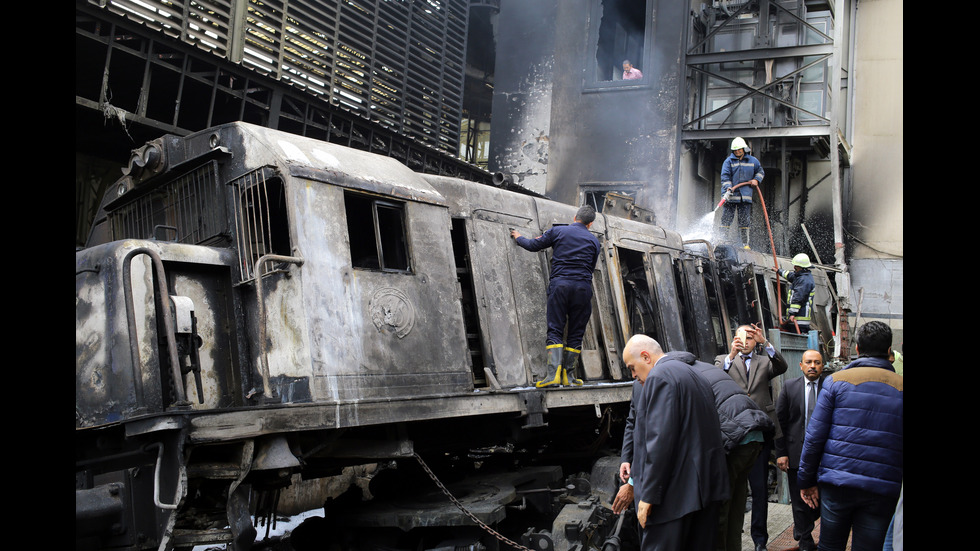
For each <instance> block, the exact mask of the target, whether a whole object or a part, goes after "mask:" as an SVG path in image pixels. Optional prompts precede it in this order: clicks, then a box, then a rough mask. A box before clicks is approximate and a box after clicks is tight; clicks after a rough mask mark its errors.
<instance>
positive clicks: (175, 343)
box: [75, 123, 833, 549]
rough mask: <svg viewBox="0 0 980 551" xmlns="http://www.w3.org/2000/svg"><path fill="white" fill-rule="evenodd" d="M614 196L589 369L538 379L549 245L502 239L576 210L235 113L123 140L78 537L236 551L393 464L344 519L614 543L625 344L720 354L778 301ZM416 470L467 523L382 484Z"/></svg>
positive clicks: (82, 325)
mask: <svg viewBox="0 0 980 551" xmlns="http://www.w3.org/2000/svg"><path fill="white" fill-rule="evenodd" d="M616 201H617V200H616V199H614V198H610V199H609V203H608V204H607V208H605V209H603V213H600V215H599V216H598V217H597V219H596V221H595V223H594V224H593V225H592V228H591V229H592V231H593V233H595V235H596V236H597V237H598V238H599V240H600V243H601V244H602V247H603V254H602V255H601V258H600V260H599V264H598V266H597V270H596V274H595V278H594V291H595V293H594V297H595V298H594V301H595V307H594V309H593V314H592V318H591V320H590V322H589V327H588V330H587V334H586V339H585V342H584V344H583V351H582V355H581V362H582V369H581V371H580V372H581V373H582V374H583V375H584V377H583V378H584V379H585V380H586V384H585V385H584V386H581V387H561V388H553V389H536V388H534V381H536V380H541V379H543V378H544V377H545V375H546V373H545V364H546V362H545V350H544V336H545V295H546V292H545V291H546V287H547V279H548V260H549V259H548V256H547V254H545V253H541V254H529V253H527V252H525V251H523V250H520V249H519V248H518V247H516V246H515V245H514V244H513V243H512V242H511V240H510V237H509V232H508V230H509V228H517V229H519V230H521V231H522V233H526V234H538V233H540V232H541V231H543V230H544V229H547V228H548V227H550V226H551V225H554V224H564V223H569V222H570V221H571V220H572V218H573V216H574V213H575V210H576V209H575V207H573V206H569V205H564V204H559V203H555V202H553V201H549V200H546V199H544V198H542V197H537V196H534V195H532V194H528V193H520V192H517V191H512V190H509V189H506V188H504V187H494V186H490V185H483V184H476V183H472V182H468V181H464V180H459V179H455V178H449V177H439V176H429V175H424V174H420V173H416V172H414V171H412V170H410V169H409V168H408V167H407V166H405V165H403V164H401V163H399V162H397V161H395V160H393V159H391V158H387V157H382V156H378V155H374V154H371V153H367V152H364V151H359V150H355V149H350V148H346V147H342V146H339V145H335V144H330V143H325V142H320V141H316V140H313V139H308V138H303V137H298V136H295V135H291V134H286V133H282V132H277V131H274V130H269V129H266V128H262V127H257V126H252V125H248V124H244V123H233V124H228V125H224V126H220V127H216V128H212V129H209V130H206V131H202V132H199V133H196V134H193V135H190V136H187V137H175V136H164V137H162V138H160V139H158V140H155V141H153V142H150V143H148V144H146V145H145V146H144V147H142V148H140V149H138V150H136V151H134V152H133V157H132V159H131V162H130V163H129V166H128V167H127V169H125V170H124V174H123V177H122V178H120V179H119V180H118V181H117V182H116V183H115V184H114V185H113V186H111V187H110V189H109V190H108V192H107V194H106V196H105V198H104V200H103V202H102V206H101V210H100V214H99V217H98V219H97V220H96V221H95V224H94V225H93V230H92V234H91V237H90V240H89V243H88V245H87V246H86V247H85V248H84V249H82V250H79V251H77V252H76V259H75V264H76V265H75V287H76V302H75V312H76V332H75V334H76V365H75V371H76V394H75V428H76V430H75V461H76V539H77V542H78V548H79V549H83V548H95V549H149V548H159V549H171V548H181V547H185V548H189V547H190V546H193V545H195V544H206V543H227V544H229V545H230V548H234V549H247V548H248V547H249V546H250V545H251V542H252V541H254V538H255V534H256V531H255V527H254V526H253V523H252V514H258V511H257V508H263V507H265V508H266V509H268V508H269V506H268V503H269V502H268V500H267V499H265V498H263V497H262V496H268V495H275V493H276V492H278V491H279V490H281V489H282V488H284V487H286V486H288V485H289V484H290V480H291V478H292V476H293V475H295V474H297V473H299V474H301V475H302V476H303V477H304V478H318V477H330V476H334V475H336V474H338V473H339V472H341V469H343V468H345V467H349V466H352V465H364V464H369V463H374V464H383V465H389V466H398V467H399V468H398V469H397V471H398V475H397V476H396V475H395V474H392V473H393V472H395V471H396V469H392V468H389V469H387V474H386V475H385V476H377V477H376V478H377V479H378V480H379V482H378V484H379V486H378V488H376V489H375V490H373V493H374V495H375V497H376V498H377V499H376V501H375V503H373V504H372V509H371V511H372V512H371V513H364V514H358V513H357V511H358V510H359V509H358V508H357V507H356V506H354V505H352V506H350V507H345V508H343V509H342V510H339V511H337V512H336V514H337V515H338V516H339V517H342V518H344V519H345V520H344V523H343V526H344V527H345V528H346V529H351V528H353V527H356V526H359V525H366V526H376V527H392V528H394V529H397V530H400V531H401V532H408V531H411V530H412V529H414V528H418V527H433V526H436V525H444V526H463V527H472V526H480V525H484V526H487V527H489V526H495V527H498V528H501V531H504V528H503V527H506V529H507V530H510V532H511V533H514V534H520V535H523V536H522V538H521V540H522V541H523V542H524V545H526V546H528V547H531V548H535V549H548V548H561V549H564V548H567V547H568V546H569V545H572V544H577V545H583V546H599V545H601V544H602V542H603V541H611V540H612V539H615V538H616V537H617V536H616V533H617V530H618V525H616V524H615V519H614V518H612V517H611V515H609V512H608V509H607V507H608V503H609V499H610V497H611V492H614V491H615V487H614V486H613V477H614V473H615V470H616V467H617V466H618V459H617V457H618V446H619V442H618V440H617V437H619V438H621V435H622V429H621V423H622V420H623V418H624V417H625V413H626V410H627V409H628V403H629V399H630V393H631V384H632V383H631V381H630V378H629V373H628V371H627V370H625V368H624V366H623V365H622V364H621V360H620V358H621V350H622V346H623V344H624V343H625V341H626V339H628V337H629V336H630V335H632V334H634V333H639V332H642V333H647V334H650V335H651V336H653V337H655V338H656V339H658V340H659V341H660V342H661V343H662V344H663V346H664V348H665V350H680V349H684V350H689V351H692V352H694V353H695V354H696V355H698V356H700V357H701V358H702V359H705V360H707V361H711V359H712V358H713V357H714V356H715V355H716V354H719V353H723V352H725V351H726V350H727V349H728V345H729V338H730V334H731V333H732V330H733V328H734V327H735V325H737V324H738V323H747V322H754V323H761V324H763V325H764V326H765V327H766V328H767V329H770V330H775V328H776V326H777V320H778V318H779V316H778V311H779V303H780V291H779V284H778V282H777V281H776V278H775V272H774V270H773V267H772V266H771V258H770V259H769V261H770V262H769V264H770V265H769V266H766V264H767V259H766V257H765V256H763V255H761V254H758V253H752V252H750V251H741V250H739V251H735V250H733V249H730V248H725V247H717V248H716V247H713V246H712V245H711V244H710V243H706V242H691V243H685V242H684V241H683V240H682V238H681V236H680V235H679V234H677V233H675V232H672V231H669V230H666V229H664V228H661V227H658V226H655V225H653V224H651V223H648V222H646V221H643V220H642V213H641V211H640V210H639V209H637V208H635V207H633V206H632V205H630V204H629V203H625V204H620V203H617V202H616ZM610 213H613V214H612V215H611V214H610ZM617 213H622V214H623V216H618V215H614V214H617ZM638 213H639V214H638ZM779 262H780V264H784V265H783V266H782V267H784V268H785V267H788V266H789V263H788V260H785V259H780V261H779ZM814 273H815V277H816V279H817V286H818V292H817V297H816V303H817V316H816V320H815V323H814V327H815V328H816V327H824V328H826V327H829V324H830V322H831V318H832V315H833V312H831V311H830V306H829V304H830V300H829V299H830V296H829V292H830V282H829V280H828V278H827V275H826V273H825V272H823V271H822V270H814ZM776 332H777V333H778V331H776ZM812 335H813V333H811V339H812ZM818 338H819V337H818ZM811 346H812V343H811ZM423 458H424V460H423ZM475 465H478V466H479V468H477V467H476V466H475ZM494 467H500V468H499V469H497V470H495V469H494ZM413 473H414V474H416V475H417V474H419V473H423V474H425V475H427V478H428V479H432V480H428V479H426V477H423V479H424V481H423V483H430V486H429V487H428V488H427V489H433V488H435V487H436V486H434V485H432V484H431V482H433V481H435V480H438V479H443V480H445V481H446V482H447V484H446V487H447V488H449V489H450V493H453V492H452V491H451V489H452V488H453V484H454V483H456V484H459V485H463V486H464V487H466V488H467V489H459V490H458V495H463V496H469V497H470V500H469V501H467V499H466V498H465V497H460V498H459V505H457V506H456V508H457V509H460V510H466V513H467V514H466V516H465V518H464V519H463V520H460V517H458V516H457V517H453V516H452V515H448V517H452V518H447V519H446V520H445V521H444V522H441V523H440V521H438V520H437V519H436V518H435V517H436V516H438V515H434V514H432V515H429V516H428V517H426V514H425V513H424V511H425V510H426V509H425V507H423V506H422V505H419V506H418V507H416V508H415V509H413V511H415V512H414V513H412V514H410V515H401V514H397V513H395V512H392V511H394V509H389V508H387V507H394V505H391V504H390V503H389V502H385V501H383V499H382V496H386V495H388V494H389V493H394V492H391V491H389V490H386V489H385V488H384V487H382V486H381V482H380V480H382V479H385V478H386V477H387V478H389V479H391V480H397V482H395V483H391V484H389V486H388V488H389V489H390V488H398V487H408V482H406V481H407V480H408V479H411V478H412V476H411V475H412V474H413ZM481 480H482V481H486V480H494V481H496V484H497V485H496V490H495V491H494V492H492V495H491V494H490V493H486V492H485V491H484V493H481V491H480V490H478V489H477V487H478V486H479V484H478V481H481ZM479 487H480V488H484V489H485V488H486V486H479ZM610 487H611V488H612V489H611V490H610ZM457 488H460V486H457ZM505 488H506V490H505ZM417 495H418V491H415V496H416V497H417ZM445 503H448V501H446V502H445ZM572 503H574V504H575V507H573V508H571V509H569V508H568V507H570V504H572ZM263 504H265V505H263ZM466 504H469V506H470V507H469V508H467V507H466ZM381 511H383V512H384V513H381ZM531 511H533V514H532V513H531ZM552 523H553V525H552ZM569 527H573V528H572V529H570V528H569ZM472 537H473V539H474V541H475V542H477V541H479V542H482V543H479V544H476V543H474V546H475V547H477V548H479V547H480V546H482V547H494V546H495V545H498V543H497V542H496V541H495V540H493V538H490V541H488V540H487V539H486V537H485V535H476V536H472ZM596 542H598V543H596ZM352 546H353V545H352ZM412 546H414V547H417V546H418V544H417V543H416V544H412Z"/></svg>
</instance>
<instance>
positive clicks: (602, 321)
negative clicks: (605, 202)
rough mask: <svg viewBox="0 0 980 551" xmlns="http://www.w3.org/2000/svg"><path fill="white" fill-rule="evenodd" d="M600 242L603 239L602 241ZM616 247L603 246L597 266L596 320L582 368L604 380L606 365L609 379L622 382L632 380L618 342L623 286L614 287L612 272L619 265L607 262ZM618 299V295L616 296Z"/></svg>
mask: <svg viewBox="0 0 980 551" xmlns="http://www.w3.org/2000/svg"><path fill="white" fill-rule="evenodd" d="M600 243H602V239H601V238H600ZM610 249H612V250H614V249H615V247H612V246H611V245H610V246H607V245H606V244H605V243H603V246H602V249H601V251H602V252H601V253H600V254H599V257H600V258H599V262H597V263H596V272H597V273H596V275H595V277H593V278H592V319H591V320H590V321H589V326H588V327H587V328H586V335H585V341H583V343H582V365H583V366H584V367H585V374H586V377H587V378H589V379H596V378H602V376H603V374H602V365H603V364H605V365H606V366H607V367H608V374H609V377H610V378H611V379H613V380H616V381H619V380H622V379H624V378H627V379H628V378H629V376H630V375H629V373H626V372H624V370H623V369H622V367H621V365H620V358H621V357H622V345H623V344H624V343H620V342H618V341H617V338H616V336H617V335H618V334H620V333H619V326H618V320H617V318H616V315H615V314H614V313H613V312H614V310H615V309H614V307H613V305H614V304H616V301H614V300H613V296H614V293H615V292H620V293H621V291H622V289H621V287H622V285H621V284H620V285H619V286H618V287H613V286H612V285H611V284H610V283H611V282H612V281H613V279H612V278H611V277H610V275H609V274H610V270H612V269H616V266H615V265H616V263H615V262H607V258H608V256H607V254H606V251H607V250H610ZM616 296H618V295H616Z"/></svg>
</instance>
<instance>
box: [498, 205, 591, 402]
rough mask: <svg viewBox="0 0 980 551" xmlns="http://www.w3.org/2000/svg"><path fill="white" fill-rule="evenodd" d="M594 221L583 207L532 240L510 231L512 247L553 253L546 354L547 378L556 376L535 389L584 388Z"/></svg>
mask: <svg viewBox="0 0 980 551" xmlns="http://www.w3.org/2000/svg"><path fill="white" fill-rule="evenodd" d="M594 220H595V209H593V208H592V207H591V206H588V205H587V206H584V207H582V208H580V209H579V210H578V212H576V213H575V219H574V221H573V222H572V223H571V224H569V225H566V226H553V227H552V228H551V229H549V230H548V231H546V232H544V234H542V235H540V236H538V237H536V238H534V239H528V238H527V237H523V236H522V235H521V234H520V233H518V232H517V230H514V229H511V230H510V236H511V237H512V238H513V239H514V242H515V243H517V244H518V245H520V246H521V247H522V248H524V249H526V250H528V251H531V252H537V251H541V250H544V249H547V248H548V247H551V249H552V255H551V277H550V283H549V284H548V338H547V345H546V346H547V348H546V350H547V357H548V377H551V374H552V373H554V377H552V378H551V379H545V380H543V381H538V382H536V383H535V386H537V387H539V388H540V387H546V386H552V385H568V384H572V385H581V384H582V379H580V378H578V377H577V376H576V365H577V364H578V359H579V355H580V354H581V353H582V350H581V348H582V338H583V336H584V335H585V326H586V325H587V324H588V323H589V318H590V317H591V316H592V272H593V271H595V265H596V261H597V260H598V259H599V240H598V239H596V238H595V236H594V235H592V232H590V231H589V227H590V226H591V225H592V222H593V221H594ZM566 322H567V325H568V336H567V340H566V339H565V325H566ZM563 348H564V357H563ZM569 371H571V373H572V374H571V378H569V374H568V373H569Z"/></svg>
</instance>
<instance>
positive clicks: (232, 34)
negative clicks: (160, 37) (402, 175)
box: [89, 0, 469, 155]
mask: <svg viewBox="0 0 980 551" xmlns="http://www.w3.org/2000/svg"><path fill="white" fill-rule="evenodd" d="M89 2H90V4H92V5H96V6H99V7H101V8H106V9H109V10H111V11H113V12H115V13H118V14H120V15H124V16H126V17H128V18H129V19H131V20H133V21H138V22H140V23H141V24H144V25H146V26H148V27H150V28H154V29H157V30H159V31H161V32H164V33H166V34H168V35H169V36H172V37H174V38H179V39H180V40H182V41H184V42H187V43H190V44H194V45H197V46H198V47H200V48H202V49H205V50H208V51H210V52H213V53H215V54H217V55H219V56H221V57H225V58H228V59H230V60H231V61H238V62H240V63H241V64H242V65H243V66H244V67H247V68H249V69H252V70H255V71H257V72H259V73H262V74H264V75H267V76H268V77H270V78H273V79H276V80H280V81H283V82H287V83H290V84H292V85H294V86H296V87H297V88H299V89H302V90H306V91H307V92H309V93H311V94H313V95H314V96H317V97H320V98H322V99H323V100H324V101H328V102H330V103H331V104H332V105H335V106H339V107H341V108H344V109H346V110H348V111H350V112H351V113H353V114H356V115H359V116H361V117H364V118H365V119H369V120H371V121H373V122H375V123H378V124H381V125H383V126H385V127H388V128H392V129H394V130H396V131H397V132H400V133H402V134H404V135H406V136H408V137H410V138H413V139H415V140H418V141H419V142H421V143H423V144H425V145H427V146H429V147H433V148H436V149H439V150H441V151H444V152H446V153H448V154H451V155H456V154H457V153H458V149H459V120H460V116H461V115H460V114H461V112H462V103H463V77H464V59H463V56H464V53H465V44H466V30H467V25H468V20H467V18H468V14H469V11H468V8H467V2H468V0H247V1H245V2H239V1H237V0H176V1H167V0H89ZM236 6H240V7H238V8H237V9H238V12H237V13H236V12H235V11H234V10H235V9H236ZM237 58H240V59H237Z"/></svg>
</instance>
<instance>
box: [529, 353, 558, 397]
mask: <svg viewBox="0 0 980 551" xmlns="http://www.w3.org/2000/svg"><path fill="white" fill-rule="evenodd" d="M561 348H562V345H560V344H549V345H548V348H547V354H548V373H551V372H552V371H554V372H555V378H554V379H550V380H548V379H546V380H544V381H538V382H536V383H534V386H536V387H538V388H544V387H546V386H552V385H560V384H561Z"/></svg>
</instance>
